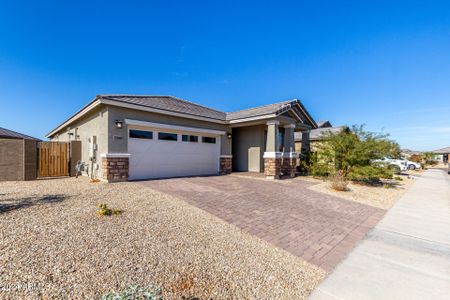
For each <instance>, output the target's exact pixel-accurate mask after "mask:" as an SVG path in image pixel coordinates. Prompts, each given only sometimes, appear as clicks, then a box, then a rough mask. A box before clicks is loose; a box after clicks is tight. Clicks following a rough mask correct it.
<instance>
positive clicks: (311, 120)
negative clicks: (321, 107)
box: [296, 102, 317, 128]
mask: <svg viewBox="0 0 450 300" xmlns="http://www.w3.org/2000/svg"><path fill="white" fill-rule="evenodd" d="M296 105H297V106H298V107H299V108H300V110H301V111H302V112H303V114H304V115H305V116H306V118H307V119H308V121H309V122H310V123H311V125H312V127H313V128H317V124H316V122H315V121H314V120H313V119H312V117H311V116H310V115H309V113H308V112H307V111H306V109H305V108H304V107H303V106H302V105H301V104H300V103H299V102H296Z"/></svg>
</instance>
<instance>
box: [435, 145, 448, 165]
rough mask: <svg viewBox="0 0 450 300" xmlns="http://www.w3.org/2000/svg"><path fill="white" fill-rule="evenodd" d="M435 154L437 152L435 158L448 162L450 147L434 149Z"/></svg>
mask: <svg viewBox="0 0 450 300" xmlns="http://www.w3.org/2000/svg"><path fill="white" fill-rule="evenodd" d="M432 152H433V153H434V154H436V155H435V156H434V158H435V160H437V161H439V162H442V163H444V164H446V163H448V156H449V154H450V147H446V148H442V149H437V150H434V151H432Z"/></svg>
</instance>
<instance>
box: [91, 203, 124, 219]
mask: <svg viewBox="0 0 450 300" xmlns="http://www.w3.org/2000/svg"><path fill="white" fill-rule="evenodd" d="M97 207H98V211H97V214H98V215H100V216H111V215H120V214H122V210H120V209H111V208H109V207H108V206H107V205H106V203H101V204H99V205H97Z"/></svg>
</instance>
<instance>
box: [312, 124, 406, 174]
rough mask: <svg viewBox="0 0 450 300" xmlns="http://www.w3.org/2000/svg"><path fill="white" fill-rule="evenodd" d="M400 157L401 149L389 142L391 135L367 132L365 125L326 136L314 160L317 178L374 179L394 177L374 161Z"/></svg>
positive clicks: (384, 167)
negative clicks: (334, 176)
mask: <svg viewBox="0 0 450 300" xmlns="http://www.w3.org/2000/svg"><path fill="white" fill-rule="evenodd" d="M399 156H400V147H399V145H398V144H397V143H395V142H394V141H392V140H390V139H388V135H387V134H380V133H373V132H368V131H365V130H364V126H362V125H361V126H356V125H355V126H352V128H351V129H350V128H348V129H345V130H342V131H340V132H338V133H331V132H329V133H326V134H325V136H324V139H323V142H321V143H320V144H319V145H318V146H317V152H316V153H315V154H314V155H312V157H311V166H310V167H311V168H310V170H311V172H312V173H313V175H329V174H337V175H339V176H342V177H343V178H345V179H352V180H374V179H379V178H380V177H382V178H385V177H390V176H392V173H391V172H390V170H388V169H387V167H386V166H383V165H380V164H374V163H373V161H375V160H378V159H382V158H383V157H392V158H396V157H399Z"/></svg>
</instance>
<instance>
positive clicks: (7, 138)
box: [0, 127, 40, 181]
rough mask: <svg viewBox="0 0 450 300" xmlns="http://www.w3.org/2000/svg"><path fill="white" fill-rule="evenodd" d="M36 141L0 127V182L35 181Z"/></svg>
mask: <svg viewBox="0 0 450 300" xmlns="http://www.w3.org/2000/svg"><path fill="white" fill-rule="evenodd" d="M38 141H40V140H39V139H37V138H34V137H31V136H28V135H25V134H22V133H18V132H15V131H12V130H9V129H6V128H2V127H0V181H5V180H32V179H36V176H37V166H36V164H37V142H38Z"/></svg>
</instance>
